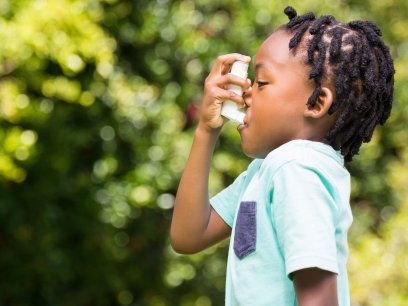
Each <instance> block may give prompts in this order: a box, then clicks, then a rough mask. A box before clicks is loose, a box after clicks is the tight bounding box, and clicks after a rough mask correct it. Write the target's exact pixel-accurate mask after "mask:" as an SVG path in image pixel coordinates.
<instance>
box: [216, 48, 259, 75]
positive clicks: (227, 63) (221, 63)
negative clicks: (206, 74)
mask: <svg viewBox="0 0 408 306" xmlns="http://www.w3.org/2000/svg"><path fill="white" fill-rule="evenodd" d="M235 61H243V62H245V63H249V62H250V61H251V58H250V57H249V56H246V55H242V54H239V53H230V54H224V55H220V56H218V58H217V60H216V61H215V63H214V65H213V67H212V69H211V72H210V74H223V72H224V74H225V73H227V72H228V71H229V68H231V65H232V64H233V63H234V62H235ZM224 67H228V70H227V72H225V71H224Z"/></svg>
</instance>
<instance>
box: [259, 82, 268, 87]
mask: <svg viewBox="0 0 408 306" xmlns="http://www.w3.org/2000/svg"><path fill="white" fill-rule="evenodd" d="M267 84H268V83H267V82H262V81H256V85H257V86H258V88H260V87H262V86H265V85H267Z"/></svg>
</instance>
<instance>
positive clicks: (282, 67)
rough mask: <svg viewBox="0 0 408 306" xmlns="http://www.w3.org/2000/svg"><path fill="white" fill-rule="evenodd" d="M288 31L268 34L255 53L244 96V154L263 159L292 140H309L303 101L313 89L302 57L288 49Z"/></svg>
mask: <svg viewBox="0 0 408 306" xmlns="http://www.w3.org/2000/svg"><path fill="white" fill-rule="evenodd" d="M290 39H291V36H290V34H288V33H286V32H285V31H283V30H279V31H277V32H274V33H273V34H272V35H271V36H269V37H268V38H267V39H266V40H265V41H264V43H263V44H262V45H261V47H260V48H259V50H258V53H257V54H256V56H255V62H254V66H255V81H254V84H253V86H252V90H250V91H249V92H248V93H246V94H245V95H244V99H245V102H246V103H247V105H248V109H247V112H246V116H245V119H244V125H240V126H239V128H238V130H239V132H240V134H241V142H242V148H243V151H244V152H245V154H247V155H248V156H251V157H254V158H263V157H265V156H266V155H267V154H268V153H269V152H270V151H272V150H273V149H275V148H277V147H279V146H280V145H282V144H284V143H286V142H288V141H290V140H294V139H311V138H312V137H310V132H311V131H309V129H310V128H309V125H308V124H307V123H308V122H307V121H308V118H306V117H305V116H304V112H305V110H306V109H307V106H306V102H307V100H308V98H309V97H310V95H311V94H312V92H313V89H314V87H313V85H314V83H313V82H312V81H309V80H308V67H307V66H306V65H305V64H304V62H305V60H304V58H303V57H302V56H300V55H297V56H294V55H293V53H290V52H289V41H290Z"/></svg>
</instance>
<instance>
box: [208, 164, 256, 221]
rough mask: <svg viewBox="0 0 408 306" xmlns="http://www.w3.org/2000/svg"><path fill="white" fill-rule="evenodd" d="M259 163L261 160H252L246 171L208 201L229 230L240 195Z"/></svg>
mask: <svg viewBox="0 0 408 306" xmlns="http://www.w3.org/2000/svg"><path fill="white" fill-rule="evenodd" d="M261 163H262V160H259V159H255V160H253V161H252V162H251V163H250V165H249V166H248V169H247V170H246V171H244V172H242V173H241V174H240V175H239V176H238V177H237V178H236V179H235V181H234V182H233V183H232V184H231V185H229V186H228V187H227V188H225V189H223V190H222V191H220V192H219V193H218V194H216V195H215V196H214V197H212V198H211V199H210V204H211V206H212V207H213V208H214V210H215V211H216V212H217V213H218V214H219V215H220V217H221V218H222V219H223V220H224V221H225V223H227V224H228V225H229V226H230V227H231V228H232V226H233V223H234V217H235V212H236V209H237V207H238V203H239V201H240V199H241V197H242V193H243V192H244V191H245V188H246V187H247V186H248V183H249V181H250V180H251V178H252V177H253V175H254V173H256V171H257V170H258V168H259V166H260V164H261Z"/></svg>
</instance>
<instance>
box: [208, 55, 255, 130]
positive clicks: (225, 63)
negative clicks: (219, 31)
mask: <svg viewBox="0 0 408 306" xmlns="http://www.w3.org/2000/svg"><path fill="white" fill-rule="evenodd" d="M235 61H243V62H246V63H249V62H250V61H251V58H250V57H249V56H245V55H242V54H238V53H231V54H225V55H221V56H219V57H218V58H217V60H216V62H215V63H214V65H213V67H212V69H211V71H210V74H209V75H208V76H207V78H206V79H205V84H204V97H203V102H202V105H201V114H200V125H201V126H204V127H206V128H210V129H217V128H219V127H221V126H222V125H223V124H224V122H225V121H226V120H227V119H226V118H224V117H222V116H221V107H222V103H223V102H224V101H225V100H231V101H233V102H235V103H237V104H238V105H239V106H241V107H244V106H245V102H244V99H243V98H242V97H241V96H239V95H237V94H235V93H233V92H230V91H228V90H227V89H225V88H226V85H227V84H235V85H238V86H241V87H242V91H243V92H245V91H246V90H247V89H248V88H249V87H250V86H251V81H250V80H249V79H246V80H244V79H241V78H239V77H237V76H234V75H231V74H228V72H229V71H230V68H231V65H232V64H233V63H234V62H235Z"/></svg>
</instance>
